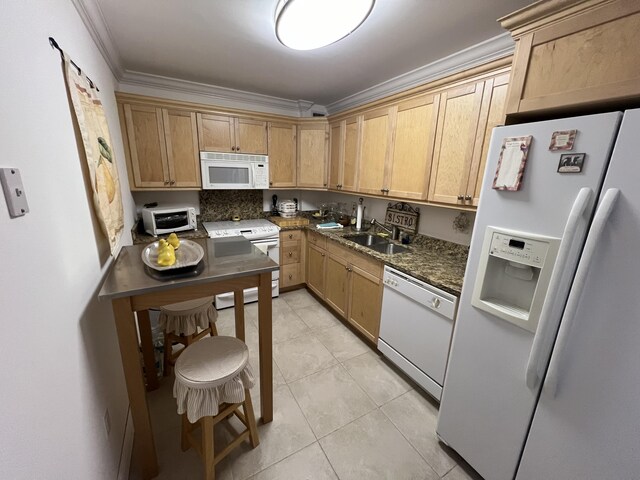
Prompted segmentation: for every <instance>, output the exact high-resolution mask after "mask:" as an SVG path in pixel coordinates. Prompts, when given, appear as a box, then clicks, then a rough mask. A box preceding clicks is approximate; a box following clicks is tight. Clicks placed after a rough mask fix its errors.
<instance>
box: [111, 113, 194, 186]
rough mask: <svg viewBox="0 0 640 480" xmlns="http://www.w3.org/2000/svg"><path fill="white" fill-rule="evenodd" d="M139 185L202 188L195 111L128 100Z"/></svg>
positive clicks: (130, 149)
mask: <svg viewBox="0 0 640 480" xmlns="http://www.w3.org/2000/svg"><path fill="white" fill-rule="evenodd" d="M122 110H123V112H124V123H125V134H126V138H127V142H126V143H127V144H128V152H127V153H128V156H129V160H130V170H129V171H130V174H131V177H133V178H130V180H131V184H132V186H133V187H134V188H135V189H145V188H151V189H164V188H200V185H201V182H200V162H199V158H198V142H197V136H196V119H195V113H193V112H188V111H182V110H172V109H162V108H157V107H152V106H147V105H135V104H124V105H123V106H122Z"/></svg>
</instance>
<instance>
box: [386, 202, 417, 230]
mask: <svg viewBox="0 0 640 480" xmlns="http://www.w3.org/2000/svg"><path fill="white" fill-rule="evenodd" d="M418 220H420V209H419V208H414V207H412V206H411V205H409V204H408V203H405V202H398V203H396V204H393V203H389V206H388V207H387V214H386V215H385V219H384V223H385V224H386V225H388V226H392V225H396V226H398V227H400V228H401V229H403V230H404V231H405V232H409V233H413V234H416V233H418Z"/></svg>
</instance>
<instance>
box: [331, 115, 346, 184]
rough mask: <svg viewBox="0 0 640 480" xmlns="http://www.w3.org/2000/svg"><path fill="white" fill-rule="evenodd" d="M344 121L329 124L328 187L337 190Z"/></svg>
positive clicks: (340, 168)
mask: <svg viewBox="0 0 640 480" xmlns="http://www.w3.org/2000/svg"><path fill="white" fill-rule="evenodd" d="M343 125H344V122H337V123H332V124H330V125H329V189H331V190H339V189H340V185H341V183H340V182H341V180H342V166H343V163H342V162H343V160H342V155H343V151H344V150H343V146H344V137H343V133H342V132H343V131H344V130H343Z"/></svg>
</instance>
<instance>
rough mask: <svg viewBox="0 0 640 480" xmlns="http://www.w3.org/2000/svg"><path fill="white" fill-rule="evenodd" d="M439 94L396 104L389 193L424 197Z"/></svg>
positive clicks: (436, 119) (406, 196)
mask: <svg viewBox="0 0 640 480" xmlns="http://www.w3.org/2000/svg"><path fill="white" fill-rule="evenodd" d="M439 107H440V95H438V94H436V95H424V96H422V97H418V98H415V99H412V100H408V101H406V102H402V103H400V104H398V105H397V107H396V109H397V114H396V122H395V130H394V134H393V148H392V153H391V157H390V159H389V161H390V170H391V174H390V180H389V182H388V185H389V186H388V187H387V188H389V195H391V196H394V197H401V198H410V199H416V200H425V199H426V198H427V191H428V186H429V174H430V171H431V162H432V158H433V146H434V141H435V137H436V126H437V121H438V109H439Z"/></svg>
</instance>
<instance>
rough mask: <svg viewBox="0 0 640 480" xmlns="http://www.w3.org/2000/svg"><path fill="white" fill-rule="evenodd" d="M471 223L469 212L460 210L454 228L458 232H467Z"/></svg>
mask: <svg viewBox="0 0 640 480" xmlns="http://www.w3.org/2000/svg"><path fill="white" fill-rule="evenodd" d="M470 225H471V220H470V219H469V216H468V215H467V212H460V213H459V214H458V215H457V216H456V218H454V219H453V229H454V230H455V231H456V232H460V233H467V232H468V231H469V226H470Z"/></svg>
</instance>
